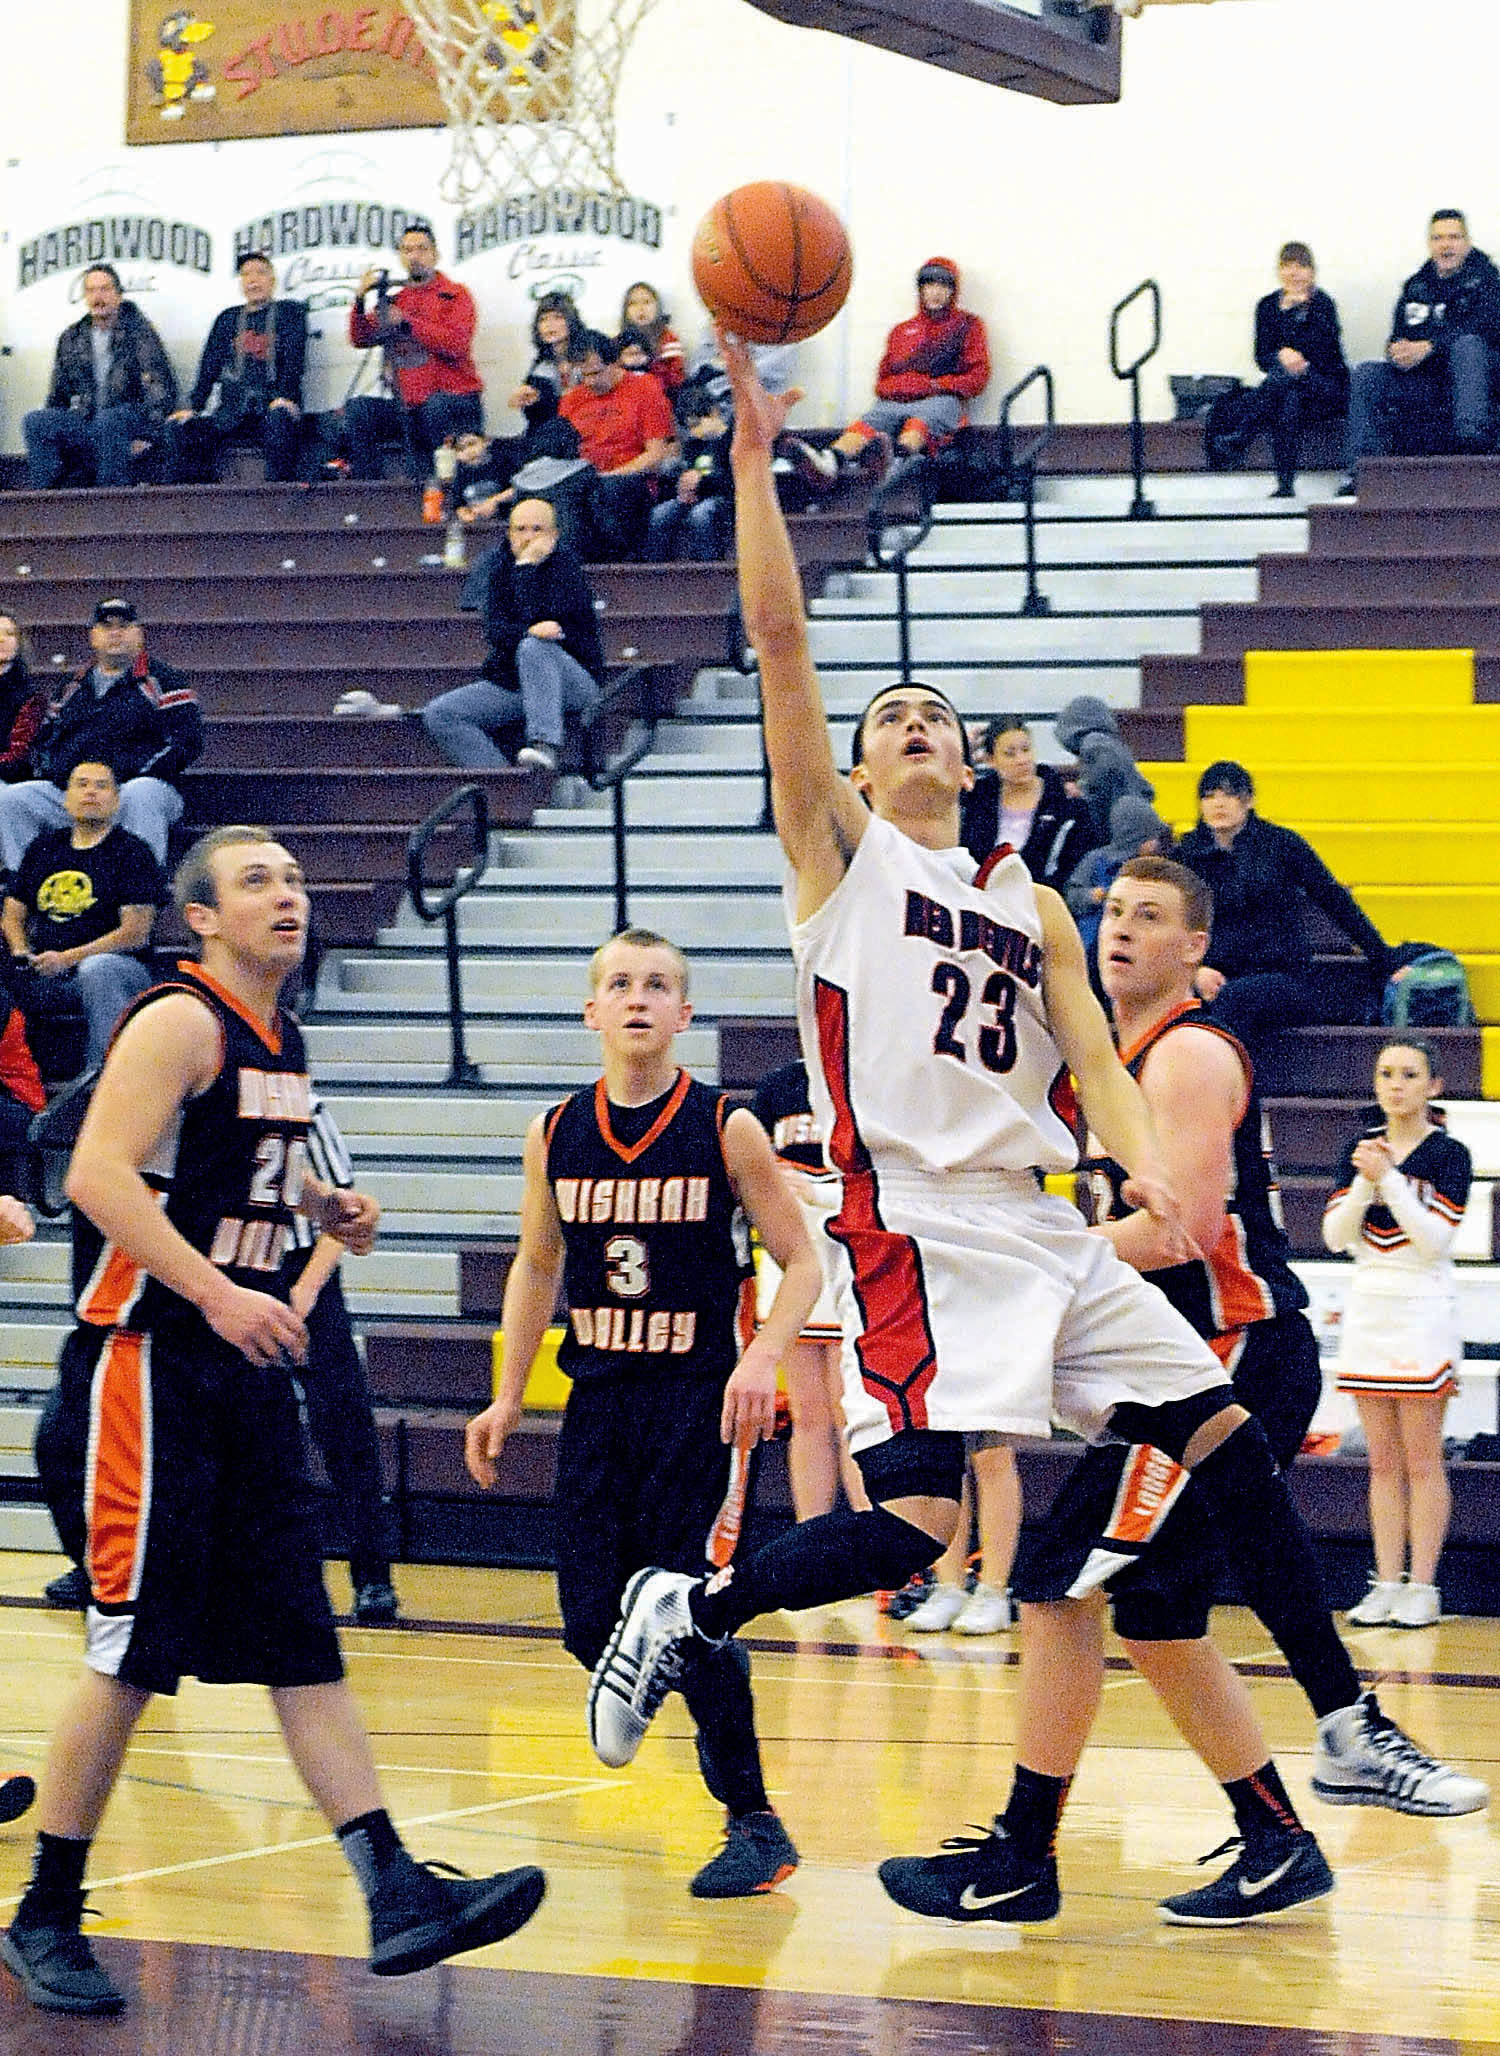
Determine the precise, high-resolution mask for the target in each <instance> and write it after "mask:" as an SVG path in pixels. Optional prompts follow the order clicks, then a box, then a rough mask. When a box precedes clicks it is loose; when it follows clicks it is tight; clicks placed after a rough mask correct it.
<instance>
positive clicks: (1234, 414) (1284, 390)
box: [1203, 243, 1349, 500]
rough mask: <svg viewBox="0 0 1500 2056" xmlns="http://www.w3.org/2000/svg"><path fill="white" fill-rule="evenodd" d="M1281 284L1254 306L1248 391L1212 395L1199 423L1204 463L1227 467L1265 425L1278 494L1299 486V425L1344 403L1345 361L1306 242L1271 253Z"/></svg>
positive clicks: (1327, 416)
mask: <svg viewBox="0 0 1500 2056" xmlns="http://www.w3.org/2000/svg"><path fill="white" fill-rule="evenodd" d="M1276 270H1277V275H1278V277H1279V278H1280V280H1281V285H1280V288H1279V290H1278V291H1276V292H1274V293H1267V294H1266V296H1265V298H1264V299H1263V300H1261V301H1259V302H1258V303H1257V305H1256V309H1255V361H1256V363H1257V364H1258V365H1259V366H1260V368H1261V370H1262V371H1263V372H1264V373H1265V379H1264V381H1263V382H1262V384H1260V385H1258V386H1256V387H1255V388H1254V390H1253V391H1248V392H1247V391H1245V390H1244V389H1240V390H1238V391H1236V392H1232V393H1226V394H1225V396H1224V398H1223V399H1222V400H1220V401H1216V402H1215V404H1214V406H1213V407H1212V408H1211V409H1210V411H1209V416H1208V420H1207V421H1206V422H1205V424H1204V431H1203V439H1204V445H1205V448H1206V450H1207V454H1208V463H1209V469H1210V470H1212V471H1227V470H1229V469H1230V468H1231V467H1232V466H1233V465H1235V464H1238V463H1239V462H1240V461H1241V460H1242V459H1243V457H1244V455H1245V452H1246V451H1247V450H1248V449H1249V447H1250V445H1251V443H1252V442H1253V441H1254V440H1255V438H1256V436H1258V435H1260V434H1261V433H1262V431H1264V432H1265V433H1266V434H1268V435H1269V436H1270V438H1271V455H1272V459H1273V461H1274V463H1275V465H1276V490H1275V492H1274V493H1273V494H1272V495H1271V497H1272V499H1275V500H1289V499H1291V498H1292V497H1293V495H1294V494H1295V492H1296V489H1297V459H1298V456H1299V455H1300V452H1301V446H1302V431H1303V429H1304V428H1307V427H1309V426H1311V424H1312V423H1313V422H1316V421H1332V420H1333V419H1334V418H1335V416H1337V415H1339V414H1342V413H1343V411H1344V409H1345V408H1346V407H1347V406H1348V404H1349V367H1348V365H1347V364H1346V363H1345V362H1344V342H1343V337H1342V335H1341V334H1340V332H1339V311H1338V308H1337V307H1335V305H1334V304H1333V301H1332V300H1331V299H1330V298H1329V297H1328V295H1327V293H1325V292H1324V291H1323V290H1322V289H1321V287H1320V286H1319V285H1318V282H1317V281H1318V274H1317V268H1316V266H1315V265H1314V263H1313V255H1312V251H1311V250H1310V249H1309V248H1308V247H1307V245H1306V243H1283V244H1282V247H1281V254H1280V256H1279V257H1278V258H1277V260H1276Z"/></svg>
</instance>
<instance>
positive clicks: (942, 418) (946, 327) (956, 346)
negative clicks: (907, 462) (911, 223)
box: [825, 257, 990, 480]
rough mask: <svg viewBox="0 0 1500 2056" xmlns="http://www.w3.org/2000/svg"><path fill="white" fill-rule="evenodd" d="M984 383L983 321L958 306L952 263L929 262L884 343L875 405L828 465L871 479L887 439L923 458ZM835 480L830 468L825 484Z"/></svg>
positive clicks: (883, 462) (961, 418) (887, 450)
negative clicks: (911, 306) (912, 307)
mask: <svg viewBox="0 0 1500 2056" xmlns="http://www.w3.org/2000/svg"><path fill="white" fill-rule="evenodd" d="M989 379H990V352H989V342H988V339H987V338H986V335H985V330H984V323H983V322H982V321H981V320H980V318H979V316H978V315H977V314H970V313H968V312H966V310H965V309H964V308H962V307H960V306H959V304H958V266H957V265H956V264H955V263H954V262H953V260H952V258H951V257H929V258H928V259H927V262H926V263H925V264H924V265H923V266H922V268H921V270H920V271H919V272H918V273H917V311H916V313H915V314H914V315H913V316H912V317H911V319H910V320H909V321H899V322H897V324H896V326H895V327H894V328H893V329H892V330H891V332H890V334H889V335H888V336H887V337H886V339H885V354H884V356H883V357H882V358H881V360H880V369H879V371H878V372H877V373H876V374H875V400H874V403H873V405H871V406H869V407H866V409H865V411H864V413H863V414H862V415H861V416H860V418H859V419H858V421H852V422H850V424H849V426H848V427H847V428H846V429H845V430H844V433H843V434H842V435H841V436H840V437H839V438H838V441H837V442H835V443H834V444H833V445H832V454H831V457H830V464H831V465H832V464H838V463H843V464H844V465H849V466H852V465H859V466H862V467H863V468H865V469H866V470H868V471H870V472H871V474H872V475H873V476H875V477H877V478H878V477H881V476H883V475H884V473H885V471H886V468H887V466H888V465H889V463H890V458H891V443H892V441H893V440H894V442H895V445H896V448H897V450H898V451H899V452H900V453H901V455H902V456H903V457H907V458H914V457H920V456H923V455H925V454H927V453H928V452H929V451H931V450H933V449H935V448H937V447H939V446H941V445H942V444H943V443H945V442H947V441H949V440H950V438H951V437H952V436H953V435H954V433H955V432H956V431H957V430H958V429H960V428H962V427H963V425H964V422H965V421H966V420H967V419H968V412H967V403H968V402H969V401H970V400H974V399H977V398H978V397H979V395H980V394H981V393H982V392H983V391H984V389H985V387H986V386H987V385H988V384H989ZM825 454H826V453H825ZM836 475H837V474H836V473H835V472H834V471H833V470H831V469H830V470H829V472H828V476H829V478H830V480H831V479H832V478H833V477H835V476H836Z"/></svg>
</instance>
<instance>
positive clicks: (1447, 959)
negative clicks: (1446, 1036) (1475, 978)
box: [1380, 949, 1476, 1028]
mask: <svg viewBox="0 0 1500 2056" xmlns="http://www.w3.org/2000/svg"><path fill="white" fill-rule="evenodd" d="M1475 1018H1476V1017H1475V1013H1474V1002H1473V1000H1472V999H1471V998H1470V996H1469V980H1468V977H1467V976H1466V974H1465V972H1464V967H1463V965H1462V964H1461V963H1460V962H1459V961H1458V958H1457V957H1456V956H1454V954H1453V952H1452V950H1448V949H1422V950H1420V951H1418V953H1417V954H1416V955H1414V956H1411V957H1409V958H1408V959H1407V961H1406V963H1405V964H1404V965H1403V966H1402V967H1401V968H1400V970H1399V971H1398V973H1397V974H1396V975H1395V976H1393V977H1390V978H1388V979H1387V980H1386V982H1385V991H1384V992H1383V993H1382V994H1381V997H1380V1021H1381V1026H1382V1027H1385V1028H1472V1027H1473V1026H1474V1022H1475Z"/></svg>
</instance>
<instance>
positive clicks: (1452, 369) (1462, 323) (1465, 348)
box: [1339, 207, 1500, 499]
mask: <svg viewBox="0 0 1500 2056" xmlns="http://www.w3.org/2000/svg"><path fill="white" fill-rule="evenodd" d="M1427 247H1428V249H1429V250H1430V251H1431V253H1432V254H1431V256H1430V257H1429V258H1428V260H1427V262H1426V263H1425V264H1424V265H1423V266H1422V268H1421V270H1420V271H1417V272H1413V274H1412V276H1411V277H1410V278H1409V279H1408V280H1407V281H1406V283H1405V285H1404V286H1402V288H1401V292H1400V295H1399V296H1398V298H1397V301H1396V311H1395V314H1394V315H1393V316H1392V319H1391V337H1390V341H1389V342H1388V343H1387V344H1386V346H1385V355H1384V357H1382V358H1378V359H1374V360H1372V361H1371V362H1369V363H1367V364H1360V365H1357V366H1356V367H1355V371H1354V376H1353V379H1352V381H1351V383H1350V388H1349V439H1348V452H1347V455H1348V467H1349V471H1348V476H1347V477H1346V478H1345V479H1344V482H1343V484H1342V485H1341V486H1340V487H1339V495H1340V497H1341V498H1346V499H1347V498H1350V497H1352V495H1353V493H1354V490H1355V479H1354V472H1355V467H1356V465H1357V464H1358V463H1359V460H1360V458H1361V457H1375V456H1390V455H1393V454H1394V455H1398V456H1407V457H1415V456H1427V455H1443V454H1446V453H1448V452H1450V451H1455V450H1456V451H1488V450H1492V449H1493V448H1494V422H1493V417H1492V414H1491V399H1492V395H1493V392H1494V388H1495V383H1496V374H1497V372H1500V272H1497V271H1496V269H1495V266H1494V264H1493V263H1492V262H1491V261H1490V259H1489V258H1488V257H1486V256H1485V254H1484V252H1483V251H1482V250H1476V249H1475V248H1474V245H1473V244H1472V243H1471V242H1470V240H1469V225H1468V223H1467V221H1466V220H1465V219H1464V217H1463V215H1462V214H1460V213H1459V211H1458V209H1457V208H1456V207H1440V208H1439V209H1438V211H1437V213H1436V214H1434V215H1433V217H1432V221H1431V223H1430V225H1429V227H1428V233H1427Z"/></svg>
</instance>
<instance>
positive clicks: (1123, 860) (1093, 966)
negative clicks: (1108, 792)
mask: <svg viewBox="0 0 1500 2056" xmlns="http://www.w3.org/2000/svg"><path fill="white" fill-rule="evenodd" d="M1171 846H1172V831H1171V830H1170V829H1169V828H1168V826H1167V824H1166V822H1165V821H1163V820H1162V818H1161V816H1160V815H1159V814H1158V813H1157V811H1156V809H1155V807H1153V806H1152V804H1151V802H1150V801H1149V800H1143V799H1142V798H1141V797H1140V795H1139V794H1138V793H1133V792H1127V793H1122V794H1121V796H1120V798H1119V799H1117V800H1116V801H1115V803H1114V805H1113V806H1112V807H1111V808H1110V810H1109V841H1108V842H1107V843H1105V844H1104V845H1103V847H1102V848H1100V849H1096V850H1090V851H1089V852H1088V854H1087V855H1086V856H1085V857H1084V858H1083V860H1082V862H1081V863H1080V864H1079V865H1078V867H1077V869H1076V870H1075V871H1074V873H1073V875H1072V877H1071V878H1069V880H1068V881H1067V883H1066V884H1065V885H1064V886H1063V888H1062V895H1063V898H1064V899H1065V900H1066V901H1067V903H1068V911H1069V913H1070V914H1071V915H1072V916H1073V919H1074V920H1075V921H1076V922H1077V923H1078V933H1079V935H1080V936H1081V937H1082V939H1083V950H1084V955H1085V956H1086V957H1087V958H1088V960H1089V970H1090V972H1091V973H1092V974H1097V972H1098V968H1099V960H1098V954H1097V950H1096V947H1095V946H1096V944H1097V943H1098V940H1099V923H1100V922H1101V920H1102V919H1103V918H1104V902H1105V900H1106V899H1108V897H1109V888H1110V887H1111V886H1112V885H1113V884H1114V882H1115V879H1116V878H1117V877H1118V876H1119V873H1120V867H1121V866H1122V865H1123V864H1128V863H1129V862H1130V860H1131V858H1132V857H1164V856H1165V855H1166V854H1167V851H1168V850H1169V849H1170V848H1171Z"/></svg>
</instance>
